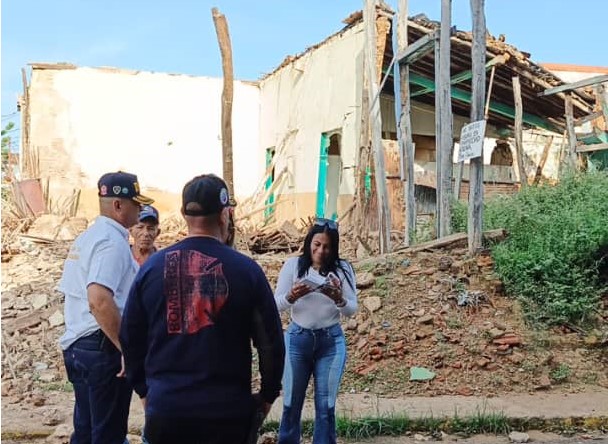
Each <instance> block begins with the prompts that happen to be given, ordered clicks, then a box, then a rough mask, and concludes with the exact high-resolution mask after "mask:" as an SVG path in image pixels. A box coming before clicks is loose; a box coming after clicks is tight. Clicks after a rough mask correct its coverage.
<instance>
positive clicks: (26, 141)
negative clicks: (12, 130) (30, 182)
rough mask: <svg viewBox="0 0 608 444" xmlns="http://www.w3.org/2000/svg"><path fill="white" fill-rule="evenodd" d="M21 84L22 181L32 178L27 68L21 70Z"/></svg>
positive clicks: (20, 161)
mask: <svg viewBox="0 0 608 444" xmlns="http://www.w3.org/2000/svg"><path fill="white" fill-rule="evenodd" d="M21 82H22V84H23V96H22V101H21V153H20V155H19V171H20V172H21V179H22V180H23V179H25V178H29V179H36V177H32V175H31V170H32V166H31V165H30V164H31V159H32V153H31V150H30V93H29V88H28V85H27V72H26V70H25V68H21Z"/></svg>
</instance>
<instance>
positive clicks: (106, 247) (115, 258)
mask: <svg viewBox="0 0 608 444" xmlns="http://www.w3.org/2000/svg"><path fill="white" fill-rule="evenodd" d="M122 247H123V246H122V245H116V243H115V242H111V241H110V240H107V239H105V240H103V241H101V242H100V243H99V244H98V245H96V246H95V251H94V252H93V253H92V254H91V265H90V267H89V274H88V275H87V278H86V282H85V284H86V287H88V286H89V285H91V284H99V285H103V286H104V287H106V288H107V289H108V290H110V291H111V292H112V293H113V294H114V295H116V292H117V290H118V287H119V286H120V284H121V282H122V280H123V277H124V274H125V272H126V270H128V269H129V265H130V264H129V263H128V261H129V260H130V259H131V258H130V256H128V255H126V254H125V250H124V248H122Z"/></svg>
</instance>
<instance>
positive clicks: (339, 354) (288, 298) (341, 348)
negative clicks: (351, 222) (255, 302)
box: [275, 219, 357, 444]
mask: <svg viewBox="0 0 608 444" xmlns="http://www.w3.org/2000/svg"><path fill="white" fill-rule="evenodd" d="M275 301H276V303H277V307H278V308H279V311H285V310H290V311H291V323H290V324H289V327H288V328H287V331H286V332H285V371H284V373H283V415H282V418H281V425H280V428H279V444H292V443H294V444H295V443H299V442H300V422H301V421H300V420H301V415H302V406H303V404H304V398H305V396H306V388H307V387H308V381H309V380H310V376H311V375H312V376H313V379H314V395H315V427H314V435H313V443H314V444H325V443H335V442H336V419H335V405H336V398H337V396H338V388H339V385H340V379H341V378H342V373H343V372H344V365H345V363H346V342H345V339H344V333H343V331H342V328H341V327H340V315H342V316H352V315H353V314H354V313H355V312H356V311H357V295H356V291H355V273H354V271H353V268H352V266H351V265H350V264H349V263H348V262H347V261H345V260H343V259H341V258H340V254H339V235H338V224H337V223H336V222H334V221H332V220H328V219H317V221H316V222H315V224H314V225H313V226H312V227H311V229H310V230H309V232H308V234H307V235H306V238H305V240H304V250H303V252H302V254H301V255H300V256H299V257H294V258H290V259H288V260H287V261H286V262H285V264H284V265H283V268H282V269H281V273H280V274H279V280H278V283H277V289H276V292H275Z"/></svg>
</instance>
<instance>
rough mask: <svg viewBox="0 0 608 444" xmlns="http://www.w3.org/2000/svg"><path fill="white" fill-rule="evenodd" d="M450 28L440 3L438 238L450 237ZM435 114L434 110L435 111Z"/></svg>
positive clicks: (446, 2)
mask: <svg viewBox="0 0 608 444" xmlns="http://www.w3.org/2000/svg"><path fill="white" fill-rule="evenodd" d="M451 25H452V0H441V34H440V37H439V39H440V44H439V85H438V89H437V90H436V91H435V94H438V95H439V119H440V120H441V126H440V134H439V149H440V151H441V157H440V165H439V168H440V170H441V175H440V177H439V179H440V182H439V183H438V184H437V186H438V188H440V189H441V192H440V194H439V198H438V200H437V205H438V206H440V208H441V211H440V212H439V232H438V237H445V236H448V235H449V234H450V232H451V231H452V230H451V228H452V227H451V225H452V216H451V214H452V209H451V205H452V165H453V163H454V161H453V156H454V153H453V151H454V142H453V137H452V90H451V86H450V47H451V45H450V37H451ZM435 112H437V110H435Z"/></svg>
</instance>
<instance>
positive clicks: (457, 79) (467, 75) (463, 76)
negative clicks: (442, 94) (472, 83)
mask: <svg viewBox="0 0 608 444" xmlns="http://www.w3.org/2000/svg"><path fill="white" fill-rule="evenodd" d="M507 60H509V54H506V53H505V54H501V55H499V56H496V57H494V58H493V59H492V60H490V61H489V62H488V63H486V65H485V68H486V71H487V70H488V69H490V68H492V67H493V66H496V65H502V64H504V63H505V62H506V61H507ZM472 77H473V71H471V70H470V69H469V70H467V71H463V72H460V73H458V74H456V75H455V76H452V77H451V78H450V85H456V84H458V83H461V82H464V81H465V80H469V79H471V78H472ZM433 91H435V84H433V87H432V88H431V87H427V88H423V89H420V90H418V91H416V92H414V93H412V97H418V96H423V95H425V94H428V93H430V92H433Z"/></svg>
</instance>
